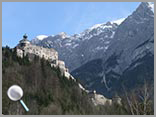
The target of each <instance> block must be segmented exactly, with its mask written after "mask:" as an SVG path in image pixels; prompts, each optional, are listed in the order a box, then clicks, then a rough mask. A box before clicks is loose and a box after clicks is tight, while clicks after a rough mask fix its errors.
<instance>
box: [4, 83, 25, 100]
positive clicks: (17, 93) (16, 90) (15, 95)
mask: <svg viewBox="0 0 156 117" xmlns="http://www.w3.org/2000/svg"><path fill="white" fill-rule="evenodd" d="M7 94H8V97H9V98H10V99H11V100H12V101H18V100H20V99H21V98H22V96H23V90H22V88H21V87H20V86H18V85H13V86H11V87H10V88H9V89H8V91H7Z"/></svg>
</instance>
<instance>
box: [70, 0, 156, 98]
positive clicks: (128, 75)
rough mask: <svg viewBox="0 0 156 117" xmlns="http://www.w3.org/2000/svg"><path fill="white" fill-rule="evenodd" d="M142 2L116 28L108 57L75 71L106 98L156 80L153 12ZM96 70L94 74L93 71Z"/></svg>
mask: <svg viewBox="0 0 156 117" xmlns="http://www.w3.org/2000/svg"><path fill="white" fill-rule="evenodd" d="M151 5H152V4H151V3H147V2H143V3H141V4H140V6H139V7H138V8H137V9H136V10H135V11H134V12H133V13H132V14H131V15H130V16H128V17H127V18H126V19H125V20H124V21H123V22H122V23H121V24H120V25H119V26H118V28H117V29H116V33H115V35H114V38H113V41H111V44H110V46H109V47H108V49H107V51H106V52H105V56H104V57H102V58H100V59H96V60H93V61H90V62H88V63H86V64H85V65H83V66H81V67H80V68H78V69H76V70H74V71H73V72H72V74H73V76H74V77H76V78H79V79H80V81H82V84H83V85H84V86H85V87H87V88H88V89H91V90H93V89H95V90H96V91H97V92H98V93H101V94H103V95H105V96H107V97H110V98H111V97H113V95H114V93H115V92H121V89H122V85H123V84H124V85H125V87H126V88H127V89H133V88H135V87H137V86H139V85H142V84H143V83H144V81H146V82H148V83H150V84H151V85H152V86H153V81H154V12H153V10H152V8H153V7H151ZM94 73H95V74H94Z"/></svg>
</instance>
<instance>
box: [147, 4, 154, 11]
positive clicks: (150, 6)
mask: <svg viewBox="0 0 156 117" xmlns="http://www.w3.org/2000/svg"><path fill="white" fill-rule="evenodd" d="M148 7H149V8H150V9H151V10H152V11H153V13H154V2H148Z"/></svg>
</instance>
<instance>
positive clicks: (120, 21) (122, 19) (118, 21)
mask: <svg viewBox="0 0 156 117" xmlns="http://www.w3.org/2000/svg"><path fill="white" fill-rule="evenodd" d="M124 20H125V18H121V19H118V20H115V21H111V23H116V24H118V25H120V24H121V23H122V22H123V21H124Z"/></svg>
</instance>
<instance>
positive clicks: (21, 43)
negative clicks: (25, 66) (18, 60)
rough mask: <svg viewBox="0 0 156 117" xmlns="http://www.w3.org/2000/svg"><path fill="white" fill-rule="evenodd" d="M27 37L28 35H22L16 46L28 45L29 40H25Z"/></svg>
mask: <svg viewBox="0 0 156 117" xmlns="http://www.w3.org/2000/svg"><path fill="white" fill-rule="evenodd" d="M27 38H28V36H27V35H26V34H25V35H23V39H22V40H20V41H19V45H18V46H20V47H24V46H26V45H29V44H30V42H29V40H27Z"/></svg>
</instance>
